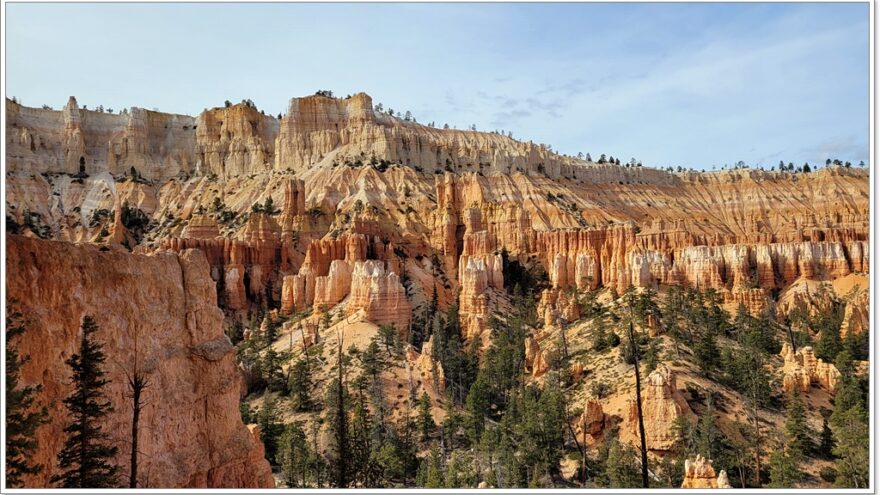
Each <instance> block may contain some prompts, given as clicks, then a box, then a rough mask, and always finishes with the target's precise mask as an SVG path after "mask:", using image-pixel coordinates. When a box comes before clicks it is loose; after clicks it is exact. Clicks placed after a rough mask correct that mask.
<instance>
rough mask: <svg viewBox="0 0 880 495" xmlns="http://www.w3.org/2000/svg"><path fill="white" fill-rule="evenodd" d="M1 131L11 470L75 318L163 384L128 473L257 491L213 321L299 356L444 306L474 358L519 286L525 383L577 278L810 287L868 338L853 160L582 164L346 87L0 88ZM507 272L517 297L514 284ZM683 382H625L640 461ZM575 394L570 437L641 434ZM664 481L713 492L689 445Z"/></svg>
mask: <svg viewBox="0 0 880 495" xmlns="http://www.w3.org/2000/svg"><path fill="white" fill-rule="evenodd" d="M6 122H7V124H6V125H7V127H6V143H5V144H6V163H7V168H6V176H5V187H6V222H7V231H8V233H12V234H14V235H7V241H6V242H7V244H6V246H7V267H6V268H7V287H8V298H9V300H12V299H14V300H16V301H17V303H18V304H20V306H21V309H22V312H23V313H25V314H27V315H29V317H30V319H31V322H30V325H29V328H30V329H31V330H30V331H29V332H28V333H26V334H25V335H24V336H22V337H21V339H20V341H19V343H18V345H19V346H20V348H21V350H22V352H23V353H26V354H28V355H30V356H31V361H29V362H28V363H27V364H26V366H25V368H24V373H23V379H22V380H23V382H24V383H26V384H38V383H41V384H43V390H42V392H41V393H40V396H39V400H40V403H41V404H46V405H50V407H51V408H52V417H53V421H52V423H51V424H50V425H49V426H47V427H45V428H43V429H41V430H40V451H39V455H38V458H39V459H41V460H42V462H44V463H45V464H46V465H47V466H49V467H50V469H48V470H47V472H46V473H43V474H41V475H39V476H36V477H34V478H33V479H29V480H28V483H29V486H45V484H46V483H47V480H48V476H49V475H50V474H51V473H52V468H51V467H52V466H53V458H54V456H55V455H56V454H57V451H58V450H59V448H60V440H59V438H60V436H61V435H60V431H61V427H62V426H61V425H62V422H61V421H62V419H63V418H64V417H65V416H64V415H65V412H64V410H63V406H62V405H61V401H60V399H61V398H63V397H64V396H65V395H66V393H67V392H68V391H69V384H68V382H67V381H66V378H65V377H64V376H63V372H64V364H63V361H64V359H65V358H67V357H69V355H70V354H71V353H72V352H73V350H74V345H75V342H76V336H77V329H78V326H79V322H80V320H81V318H82V316H83V315H85V314H93V315H94V316H95V318H96V320H97V322H98V324H99V326H100V328H101V329H102V333H100V334H99V335H100V336H101V338H102V340H104V341H105V342H106V345H107V346H108V350H107V352H108V354H109V355H110V356H111V357H114V358H117V359H120V360H122V363H123V364H125V359H127V356H129V355H130V354H131V353H132V351H133V349H134V346H141V347H139V349H140V350H141V351H142V352H143V356H144V359H145V362H149V363H150V364H149V366H150V368H151V370H153V371H152V373H153V376H154V380H155V384H156V386H155V389H154V390H163V391H167V393H168V394H172V396H173V397H174V399H173V400H172V401H169V402H168V403H163V401H160V400H158V399H157V400H155V401H153V406H152V407H151V409H148V410H147V413H146V418H144V419H143V421H144V422H145V423H146V424H148V425H150V428H149V429H148V430H147V431H148V433H147V434H146V435H149V438H145V439H144V441H143V443H144V444H145V445H147V447H145V448H149V449H153V450H151V451H149V452H157V453H158V452H169V453H171V454H169V455H158V454H157V455H156V456H155V457H149V459H151V460H148V461H146V462H147V463H149V464H148V465H147V466H146V467H145V469H144V472H146V473H147V474H146V477H145V478H144V479H143V480H142V484H143V486H150V487H184V486H186V487H267V486H274V484H275V482H274V480H273V479H272V473H271V470H270V467H269V464H268V462H266V460H265V459H263V458H262V453H261V452H262V450H261V449H262V448H263V446H262V443H261V441H260V440H259V438H258V437H259V435H257V436H256V437H255V436H254V435H253V434H252V432H251V431H249V430H248V428H247V427H246V426H245V425H244V424H243V423H242V422H241V420H240V418H239V409H238V403H239V399H240V396H245V395H247V391H246V390H241V391H240V390H239V387H240V386H242V385H241V380H240V379H239V378H240V377H239V373H240V372H239V370H238V369H237V368H236V360H235V356H234V355H235V353H234V348H233V346H232V343H231V342H230V341H229V339H228V338H227V337H226V333H228V331H229V329H230V328H232V327H234V326H236V325H238V326H243V327H247V328H246V330H249V331H254V330H256V328H255V325H254V324H253V323H252V321H253V319H254V318H255V317H256V316H257V315H260V316H264V315H266V314H272V315H274V316H275V317H278V318H281V319H286V321H288V323H285V324H284V325H283V330H284V331H285V332H287V334H285V335H288V334H289V337H290V339H291V341H292V340H293V333H295V332H296V331H299V332H301V333H302V340H303V350H305V347H307V346H306V344H305V338H306V337H305V333H304V332H306V330H304V329H303V327H304V326H305V327H314V328H318V327H319V326H320V322H321V321H323V320H324V319H325V318H326V319H330V318H331V314H332V319H333V322H334V323H333V324H334V325H342V326H344V325H355V326H357V325H366V326H363V327H357V328H364V329H368V330H369V332H372V333H375V332H377V331H378V330H377V328H376V327H383V326H390V327H393V329H394V330H395V332H396V335H397V336H398V337H399V339H400V340H401V341H403V342H410V341H411V340H412V339H413V335H414V334H415V333H418V332H420V331H421V329H420V328H418V325H417V317H418V315H419V313H420V312H421V311H423V310H424V308H426V307H428V306H429V305H431V304H437V305H439V306H440V307H441V308H448V307H450V306H453V305H454V306H456V307H457V313H456V314H457V317H458V319H459V323H460V328H461V338H462V340H463V341H465V342H467V343H470V342H477V344H478V346H479V348H480V349H483V350H485V349H488V348H489V347H490V346H491V343H492V328H491V327H492V321H493V319H497V318H502V319H504V317H505V313H509V312H510V304H511V294H515V293H517V291H518V290H519V291H520V292H522V291H525V290H527V289H531V288H535V287H537V288H538V289H539V290H538V292H537V293H536V294H535V299H536V300H535V304H536V311H537V314H538V320H539V322H540V324H539V325H537V326H539V327H541V328H534V329H533V331H531V332H530V334H529V335H528V337H527V338H526V339H525V341H521V342H522V343H523V347H524V349H525V363H524V368H525V369H524V371H526V372H528V373H529V376H530V377H531V379H532V380H534V381H536V382H539V381H540V380H543V379H544V378H545V377H546V375H547V372H548V370H549V368H550V365H549V364H548V363H549V362H550V361H551V355H550V348H551V347H552V346H551V345H549V342H551V341H553V340H554V339H555V338H556V335H557V334H558V333H559V331H560V329H563V328H566V327H567V326H568V325H569V324H575V323H576V322H578V321H579V320H581V318H582V314H581V312H582V307H581V305H580V304H579V302H578V301H579V297H580V296H581V295H583V294H584V293H588V292H592V291H596V292H601V293H602V294H603V297H606V298H608V299H610V300H613V299H614V297H615V295H619V294H620V293H623V292H625V291H626V290H627V288H629V287H634V288H636V290H638V291H641V292H644V291H657V292H663V291H664V290H665V289H667V288H669V287H672V286H681V287H686V288H694V289H698V290H701V291H706V290H709V289H711V290H713V291H714V293H715V294H716V295H717V296H718V298H719V300H720V302H721V304H722V306H723V307H724V308H725V309H726V310H727V311H728V312H730V313H731V314H733V313H735V312H736V311H737V310H738V309H740V308H741V309H742V310H744V311H745V312H747V313H749V314H752V315H755V316H758V315H762V314H766V313H767V312H772V313H773V315H774V318H779V319H782V318H784V317H786V316H787V315H789V314H792V313H793V312H795V311H806V312H807V313H808V314H816V313H817V312H819V311H821V310H822V308H823V307H824V306H823V304H825V303H823V302H822V301H821V300H820V299H819V298H818V297H817V296H816V294H817V290H818V289H817V287H819V286H823V287H824V286H828V287H831V289H829V290H830V291H831V293H833V294H834V297H835V298H837V299H840V300H841V301H842V303H841V304H843V305H844V306H845V309H844V312H845V316H844V320H843V323H842V324H841V327H840V333H841V335H846V334H847V333H848V332H855V333H863V332H866V331H867V329H868V313H867V312H868V292H867V289H866V287H867V284H866V283H855V284H853V283H851V282H852V281H853V280H862V279H865V278H866V276H867V274H868V272H869V264H870V263H869V261H870V260H869V257H870V246H869V227H868V225H869V216H868V211H869V188H868V177H869V175H868V172H867V171H866V170H861V169H853V168H845V167H827V168H823V169H821V170H817V171H813V172H810V173H792V172H787V171H785V172H783V171H775V170H770V171H767V170H759V169H753V168H740V169H733V170H722V171H714V172H694V171H682V172H671V171H666V170H660V169H654V168H649V167H642V166H635V165H634V166H620V165H615V164H611V163H607V162H606V163H596V162H593V161H585V160H581V159H578V158H574V157H568V156H564V155H560V154H557V153H555V152H553V151H552V150H551V149H550V148H549V147H547V146H542V145H539V144H536V143H532V142H526V141H519V140H514V139H512V138H510V137H507V136H505V135H503V134H498V133H492V132H478V131H464V130H455V129H437V128H434V127H429V126H425V125H421V124H418V123H416V122H414V121H408V120H404V119H400V118H397V117H393V116H390V115H388V114H386V113H383V112H379V111H377V110H375V107H374V104H373V101H372V99H371V98H370V97H369V96H368V95H366V94H364V93H359V94H355V95H353V96H350V97H347V98H332V97H327V96H322V95H314V96H306V97H301V98H292V99H291V100H290V102H289V103H288V108H287V112H286V113H285V114H284V115H282V116H280V118H276V117H273V116H269V115H265V114H264V113H263V112H260V111H259V110H258V109H257V108H256V107H254V106H253V105H252V104H248V103H241V104H235V105H228V106H225V107H217V108H212V109H206V110H205V111H204V112H202V113H201V114H200V115H198V116H195V117H192V116H186V115H177V114H168V113H162V112H157V111H152V110H145V109H140V108H131V109H129V110H126V111H125V112H123V113H120V114H108V113H103V112H97V111H92V110H87V109H85V108H80V106H79V104H78V103H77V101H76V99H75V98H73V97H71V98H70V99H69V101H68V102H67V104H66V105H65V106H64V107H63V108H62V109H61V110H59V111H56V110H51V109H38V108H30V107H26V106H23V105H20V104H18V103H16V102H12V101H10V100H7V101H6ZM523 273H529V274H532V275H533V276H532V275H530V276H532V278H528V277H526V278H523V277H525V276H524V275H522V274H523ZM522 280H530V281H531V282H532V283H533V287H519V288H517V287H514V285H517V284H519V283H521V281H522ZM842 281H849V282H847V283H849V286H846V287H844V285H846V283H844V282H842ZM835 284H837V285H836V286H835ZM850 286H854V287H856V289H857V290H855V291H854V292H852V293H851V294H850V290H849V289H850V288H851V287H850ZM845 296H847V297H845ZM850 296H851V297H850ZM338 322H341V323H338ZM573 328H574V330H573V331H576V330H577V328H581V327H577V326H576V325H574V326H573ZM327 330H328V329H326V328H325V329H323V330H322V331H325V333H326V331H327ZM364 331H365V332H366V331H367V330H364ZM315 332H318V331H317V330H315ZM651 332H652V333H655V334H661V333H662V329H660V328H655V329H653V330H651ZM328 335H329V334H328ZM551 335H552V337H551ZM340 338H341V337H340ZM139 339H142V340H139ZM312 339H313V343H314V341H317V340H321V339H323V340H327V339H328V337H327V335H323V336H322V335H318V333H315V337H314V338H312ZM353 339H354V340H355V341H356V342H357V343H359V344H360V343H363V342H360V341H357V339H356V338H354V337H353ZM346 341H348V339H347V340H346ZM139 342H140V343H139ZM279 342H280V341H279ZM432 345H436V342H433V343H432V342H431V341H430V340H427V339H424V340H420V341H419V342H418V344H417V345H416V346H409V347H408V348H407V350H406V367H407V369H408V370H409V369H411V370H415V372H416V373H417V374H418V375H419V376H421V378H422V379H421V380H419V385H418V387H421V388H419V390H420V391H421V390H424V391H425V393H427V394H428V395H429V396H430V401H431V407H432V411H433V414H434V415H435V416H436V417H437V418H438V419H439V418H442V417H443V416H444V414H445V413H444V410H443V399H444V390H445V389H446V388H448V387H447V381H448V380H447V377H445V376H444V372H443V368H442V366H440V365H439V363H438V362H436V361H434V360H433V359H432V356H433V355H434V354H435V351H434V350H433V349H432ZM785 346H788V344H785ZM362 347H363V346H362ZM283 349H284V350H290V351H293V349H294V345H293V344H292V343H291V344H289V345H287V346H286V347H284V348H283ZM779 357H780V358H781V361H780V363H781V365H780V366H779V372H780V373H781V374H782V375H783V377H784V378H783V384H784V389H785V390H786V391H790V390H794V389H797V390H799V391H800V392H802V393H810V391H811V390H812V389H821V391H820V393H823V394H824V393H828V394H833V393H834V392H835V390H836V387H837V384H838V382H839V379H840V377H839V375H840V372H839V371H838V370H837V369H836V368H835V367H834V364H833V363H827V362H823V361H822V360H821V359H817V358H816V357H815V355H814V354H813V350H812V348H810V347H804V348H799V349H798V350H797V351H796V352H795V351H793V350H792V348H791V347H790V346H789V347H783V350H782V351H781V352H780V354H779ZM328 359H329V358H328ZM579 366H581V365H580V364H579ZM585 368H586V366H585V365H583V366H581V368H580V369H579V371H578V372H577V373H574V374H575V375H577V377H578V378H577V380H576V382H578V383H583V382H585V381H586V380H587V378H582V375H584V376H586V373H587V371H590V372H592V370H585ZM328 370H329V368H327V369H325V370H324V371H325V372H327V371H328ZM113 373H116V374H117V375H118V373H119V371H117V370H115V368H114V371H113ZM679 373H682V374H685V371H683V370H682V369H676V370H670V369H668V368H667V367H665V366H662V365H661V366H660V367H658V368H657V369H656V370H654V371H653V372H652V373H651V374H650V375H648V376H646V377H643V388H644V392H643V408H644V409H645V415H646V418H647V422H648V429H649V432H648V448H649V449H650V450H651V451H652V455H663V453H664V452H667V451H670V450H673V449H674V448H675V445H676V441H677V440H676V436H675V433H674V431H673V423H674V422H675V421H676V420H677V419H678V418H684V419H688V420H694V419H695V414H694V412H693V411H692V410H691V408H690V406H689V405H688V402H687V400H686V399H685V396H684V395H683V392H682V390H680V388H679V385H677V376H678V374H679ZM328 376H329V375H328ZM688 376H690V375H688ZM117 378H119V377H118V376H117ZM396 379H397V380H398V382H400V383H403V382H404V381H405V380H404V379H403V378H401V377H397V378H396ZM689 379H690V378H689ZM696 380H697V379H696V378H693V379H692V380H691V381H696ZM409 381H410V382H412V379H411V378H410V379H409ZM398 382H394V383H398ZM112 383H113V385H112V386H111V396H112V397H114V401H116V400H118V401H119V407H117V412H116V413H115V414H114V416H113V417H112V418H111V420H110V423H109V424H110V425H111V429H112V430H118V431H125V427H124V425H125V417H124V414H125V409H124V407H122V404H123V403H124V399H123V395H124V390H123V388H122V383H123V380H121V379H114V380H113V382H112ZM583 386H585V385H583ZM578 399H579V401H580V402H579V403H581V404H583V405H584V409H583V412H582V414H581V415H580V416H579V417H578V418H575V422H576V425H575V427H576V429H577V430H578V431H579V432H581V433H582V434H583V435H584V436H585V437H586V436H589V437H590V439H591V443H592V444H596V445H597V444H598V443H599V441H600V439H601V438H602V436H603V432H604V431H607V430H608V429H609V428H610V426H611V425H612V423H614V421H612V419H611V417H612V416H616V417H617V420H616V421H618V422H620V423H621V438H622V439H623V440H624V441H626V442H629V443H632V444H635V443H636V442H637V432H635V430H634V429H633V428H634V424H635V416H634V415H635V411H636V409H635V401H634V398H633V397H631V396H630V395H629V394H628V392H626V393H624V392H621V393H620V394H618V396H617V397H616V400H606V401H605V403H603V402H602V401H599V400H596V399H586V398H583V397H580V396H579V397H578ZM181 405H185V406H181ZM146 435H145V436H146ZM120 456H122V453H120ZM153 459H154V460H153ZM120 463H121V464H123V465H124V464H125V462H124V461H122V459H120ZM685 471H686V479H685V481H684V485H682V486H683V487H684V486H685V485H686V486H687V487H694V488H708V487H724V486H729V485H728V482H727V479H726V476H727V475H726V473H724V472H723V471H720V472H719V474H718V475H716V473H715V470H714V469H713V467H712V465H711V462H710V461H708V460H705V459H702V458H701V457H699V458H697V460H696V461H693V462H691V463H688V464H687V465H686V467H685Z"/></svg>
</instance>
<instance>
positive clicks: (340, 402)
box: [327, 332, 351, 488]
mask: <svg viewBox="0 0 880 495" xmlns="http://www.w3.org/2000/svg"><path fill="white" fill-rule="evenodd" d="M337 339H338V344H337V345H338V348H337V356H336V378H335V379H334V380H333V381H332V382H331V383H330V386H329V387H328V390H327V405H328V407H327V410H328V414H329V416H330V417H329V418H328V419H329V424H330V435H331V437H332V442H331V451H332V457H331V462H333V464H334V467H335V471H336V472H335V476H334V480H333V482H334V486H335V487H336V488H347V487H348V484H349V481H350V480H351V478H350V477H349V476H350V473H349V458H348V455H349V442H348V434H349V430H348V405H349V402H350V401H349V397H348V387H347V386H346V384H345V380H344V376H345V371H344V363H345V361H344V359H343V356H342V333H341V332H338V334H337Z"/></svg>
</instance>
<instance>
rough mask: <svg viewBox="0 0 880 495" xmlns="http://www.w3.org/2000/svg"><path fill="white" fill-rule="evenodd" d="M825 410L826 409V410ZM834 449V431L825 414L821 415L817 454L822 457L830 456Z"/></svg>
mask: <svg viewBox="0 0 880 495" xmlns="http://www.w3.org/2000/svg"><path fill="white" fill-rule="evenodd" d="M826 411H827V410H826ZM833 450H834V433H833V432H832V431H831V427H830V426H829V425H828V417H827V415H825V414H823V415H822V433H821V434H820V435H819V454H821V455H822V456H823V457H826V458H828V457H831V454H832V451H833Z"/></svg>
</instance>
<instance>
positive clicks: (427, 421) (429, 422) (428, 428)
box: [419, 387, 473, 441]
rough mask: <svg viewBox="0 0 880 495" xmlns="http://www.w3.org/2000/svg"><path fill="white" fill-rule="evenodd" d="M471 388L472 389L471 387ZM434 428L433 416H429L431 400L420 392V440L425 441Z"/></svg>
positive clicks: (435, 425)
mask: <svg viewBox="0 0 880 495" xmlns="http://www.w3.org/2000/svg"><path fill="white" fill-rule="evenodd" d="M471 388H472V389H473V387H471ZM468 397H470V394H468ZM436 428H437V424H436V423H434V416H433V415H432V414H431V399H430V398H429V397H428V394H427V393H425V392H422V395H421V397H419V433H421V436H422V440H423V441H424V440H427V438H428V436H430V435H431V434H432V433H433V432H434V430H435V429H436Z"/></svg>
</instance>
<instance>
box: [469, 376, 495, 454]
mask: <svg viewBox="0 0 880 495" xmlns="http://www.w3.org/2000/svg"><path fill="white" fill-rule="evenodd" d="M491 400H492V399H491V397H490V387H489V383H488V378H487V377H486V374H485V373H483V372H482V371H481V372H480V373H479V374H478V376H477V380H476V381H475V382H474V384H473V385H471V389H470V391H469V392H468V395H467V399H465V429H466V431H467V435H468V438H469V439H470V441H471V443H476V442H477V441H479V439H480V436H481V435H482V433H483V425H484V424H485V421H486V415H488V414H489V404H490V403H491Z"/></svg>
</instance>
